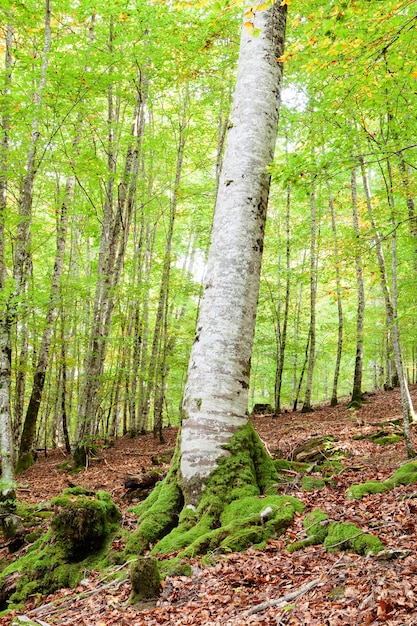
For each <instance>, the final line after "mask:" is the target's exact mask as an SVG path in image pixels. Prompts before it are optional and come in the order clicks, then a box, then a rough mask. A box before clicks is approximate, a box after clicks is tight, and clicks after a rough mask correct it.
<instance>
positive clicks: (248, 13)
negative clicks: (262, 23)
mask: <svg viewBox="0 0 417 626" xmlns="http://www.w3.org/2000/svg"><path fill="white" fill-rule="evenodd" d="M254 16H255V13H254V12H253V11H252V9H249V10H248V11H245V17H246V19H247V20H251V19H252V18H253V17H254Z"/></svg>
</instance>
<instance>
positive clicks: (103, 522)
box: [51, 487, 121, 561]
mask: <svg viewBox="0 0 417 626" xmlns="http://www.w3.org/2000/svg"><path fill="white" fill-rule="evenodd" d="M51 504H52V506H53V507H54V516H53V518H52V521H51V536H52V540H53V542H54V543H55V544H57V545H60V546H61V547H62V549H63V551H64V552H66V554H67V557H68V559H70V560H75V561H77V560H79V559H80V558H83V557H85V556H86V555H88V554H91V553H93V552H97V551H98V550H100V549H101V548H102V547H103V546H104V544H105V542H106V540H107V538H108V537H109V535H110V533H111V532H112V531H113V530H115V528H116V527H117V525H118V522H119V521H120V519H121V514H120V510H119V508H118V507H117V506H116V505H115V504H114V502H113V501H112V499H111V497H110V494H108V493H107V492H105V491H99V492H97V493H95V492H94V491H88V490H87V489H84V488H83V487H73V488H71V489H64V491H63V492H62V494H61V495H60V496H58V497H56V498H54V499H53V500H52V501H51Z"/></svg>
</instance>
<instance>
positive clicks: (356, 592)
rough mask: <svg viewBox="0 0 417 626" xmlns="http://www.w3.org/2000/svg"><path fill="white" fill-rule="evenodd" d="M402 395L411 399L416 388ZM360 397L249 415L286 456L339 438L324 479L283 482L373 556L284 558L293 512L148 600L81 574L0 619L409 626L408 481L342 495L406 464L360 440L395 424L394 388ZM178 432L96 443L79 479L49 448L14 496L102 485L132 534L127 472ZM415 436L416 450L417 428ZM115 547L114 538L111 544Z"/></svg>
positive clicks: (411, 507)
mask: <svg viewBox="0 0 417 626" xmlns="http://www.w3.org/2000/svg"><path fill="white" fill-rule="evenodd" d="M411 394H412V397H413V399H414V401H415V402H416V401H417V387H412V388H411ZM369 400H370V401H369V403H367V404H364V405H363V406H362V407H361V408H360V409H358V410H355V411H351V410H348V409H347V399H345V401H341V402H340V404H339V405H338V406H336V407H330V406H328V405H321V406H320V407H318V408H317V409H316V410H315V411H314V412H313V413H307V414H300V413H292V412H288V413H283V414H282V415H281V416H279V417H276V418H274V417H273V416H268V415H264V416H254V417H253V422H254V424H255V427H256V429H257V431H258V433H259V435H260V436H261V438H262V440H263V441H264V443H265V444H266V446H267V448H268V450H269V451H270V452H271V453H272V454H274V455H279V456H280V457H282V458H286V459H291V456H292V453H293V451H294V450H295V449H296V447H297V446H299V445H300V444H302V443H303V442H306V441H308V440H309V438H311V437H312V436H320V435H333V436H334V437H335V438H336V439H337V447H338V449H339V450H342V451H343V453H344V455H345V456H344V458H343V466H344V469H343V470H341V471H338V472H335V474H334V475H333V476H332V480H331V483H327V484H326V486H325V487H324V488H322V489H320V490H318V491H304V490H302V488H301V485H300V481H299V480H297V477H296V476H295V477H294V476H291V474H289V477H288V481H287V482H286V483H285V484H283V485H280V489H282V490H283V491H284V492H287V493H291V495H292V496H295V497H297V498H299V499H300V500H302V501H303V502H304V504H305V506H306V511H311V510H313V509H317V508H321V509H323V510H324V511H325V512H326V513H327V514H328V516H329V518H330V519H331V520H336V521H343V522H352V523H354V524H355V525H357V526H358V527H359V528H360V529H361V530H363V531H364V532H367V533H368V532H369V533H374V534H376V535H378V537H379V538H380V539H381V541H382V542H383V543H384V545H385V550H384V552H383V553H382V554H380V555H376V556H374V555H372V556H359V555H357V554H350V553H348V552H326V550H325V549H324V548H323V546H322V545H317V546H309V547H306V548H304V549H303V550H300V551H296V552H294V553H292V554H290V553H289V552H288V551H287V550H286V549H285V546H286V545H287V544H289V543H292V542H293V541H296V540H299V539H303V538H305V530H304V527H303V519H304V514H303V515H297V516H296V517H295V519H294V522H293V524H292V525H291V526H290V527H289V529H288V530H287V532H286V533H285V535H283V536H281V537H280V538H278V539H276V540H270V541H269V542H268V543H267V545H266V547H265V548H264V549H263V550H257V549H254V548H250V549H249V550H247V551H246V552H245V553H230V554H223V555H219V554H209V555H207V556H206V557H204V558H202V559H191V560H190V564H191V566H192V575H191V576H190V577H185V576H176V577H169V578H167V579H166V580H165V581H164V582H163V584H162V588H161V595H160V597H159V598H158V600H157V601H155V602H149V603H148V604H145V605H141V606H132V605H130V604H129V595H130V583H129V580H128V577H127V578H126V579H124V580H117V579H112V578H109V577H107V578H103V575H102V574H100V573H99V572H85V573H84V578H83V580H82V581H81V583H80V584H79V585H78V587H77V588H76V589H62V590H60V591H59V592H57V593H55V594H53V595H50V596H46V597H39V596H35V597H33V598H32V599H31V600H30V601H29V602H28V603H27V604H26V606H25V608H24V610H22V611H19V612H15V611H12V612H10V613H9V614H8V615H6V616H4V617H1V618H0V626H9V625H10V624H12V622H13V620H14V623H15V624H19V623H22V624H24V623H25V621H26V623H27V622H28V620H32V623H34V624H39V625H40V626H52V625H54V624H60V625H61V626H72V625H74V626H75V625H77V626H111V625H118V626H125V625H126V626H128V625H129V626H132V625H134V626H187V625H190V626H196V625H205V626H220V625H221V626H223V625H226V626H244V625H246V624H257V625H260V626H267V625H268V626H269V625H272V624H273V625H277V624H279V625H281V624H282V625H284V624H288V625H302V624H303V625H304V624H308V625H309V626H316V625H317V626H342V625H355V626H370V625H372V624H375V625H376V624H385V625H387V626H413V625H415V626H417V559H416V545H417V530H416V519H417V518H416V513H417V485H407V486H398V487H397V488H395V489H393V490H392V491H388V492H386V493H381V494H374V495H367V496H364V497H363V498H362V499H361V500H350V499H347V498H346V491H347V489H348V487H349V486H350V485H352V484H357V483H361V482H365V481H367V480H371V479H377V480H385V479H386V478H388V477H389V476H390V475H391V474H392V473H393V471H395V470H396V469H398V467H399V466H400V465H401V464H403V463H405V462H406V461H407V459H406V453H405V448H404V443H403V441H400V442H397V443H393V444H391V445H389V446H381V445H378V444H376V443H373V442H372V441H370V440H369V439H368V438H365V437H367V436H369V435H370V434H373V433H375V432H378V431H379V430H381V428H384V429H389V427H390V425H391V423H392V422H393V421H394V420H401V415H402V414H401V404H400V397H399V391H398V390H394V391H390V392H376V393H375V394H373V395H372V396H370V398H369ZM176 435H177V431H176V429H175V428H168V429H166V430H165V431H164V436H165V440H166V443H165V444H163V445H161V444H159V443H158V441H157V440H155V439H154V438H153V437H152V436H151V435H146V436H141V437H138V438H136V439H129V438H120V439H118V440H117V441H116V442H115V445H114V446H113V447H110V448H107V449H104V447H103V449H101V450H100V453H99V458H98V459H96V460H93V461H92V462H91V464H90V466H89V467H88V468H85V469H84V470H83V471H81V472H80V473H79V474H77V475H76V476H74V475H72V474H70V473H69V472H67V471H65V470H63V469H61V468H60V466H61V465H62V463H63V461H65V459H66V455H65V453H64V452H63V450H61V449H58V450H51V451H48V455H47V456H42V455H41V457H40V458H39V460H38V461H37V463H36V465H35V466H33V467H32V468H30V469H28V470H26V471H25V472H23V473H22V474H21V475H20V477H19V479H20V481H21V483H20V484H21V486H20V490H19V498H20V499H21V500H25V501H26V502H28V503H30V504H40V503H43V502H47V501H49V500H50V499H51V498H52V497H53V496H55V495H57V494H58V493H60V492H61V491H62V489H64V488H65V487H68V486H70V485H72V484H74V483H76V484H80V485H83V486H85V487H88V488H90V489H91V488H94V489H105V490H107V491H109V492H110V493H111V495H112V497H113V499H114V500H115V502H117V504H118V505H119V506H120V507H121V509H122V512H123V524H124V527H125V528H127V529H129V530H133V529H134V527H135V518H134V516H133V515H132V514H131V513H129V512H128V508H129V506H130V504H131V503H130V502H128V501H127V499H126V489H125V487H124V480H125V478H126V477H127V476H129V475H131V474H135V475H138V474H140V473H141V472H143V471H147V470H149V469H150V468H151V467H153V465H152V461H154V463H155V457H160V456H162V455H163V453H164V452H166V451H167V450H169V449H172V448H173V447H174V446H175V440H176ZM412 438H413V444H414V446H415V447H416V448H417V435H416V433H415V429H414V427H412ZM161 469H162V470H164V469H165V468H164V467H162V468H161ZM313 471H314V470H313ZM122 548H123V546H122V545H120V541H115V542H114V544H113V546H112V549H114V550H121V549H122ZM5 555H6V549H5V548H3V549H0V557H1V558H5ZM17 556H18V555H17Z"/></svg>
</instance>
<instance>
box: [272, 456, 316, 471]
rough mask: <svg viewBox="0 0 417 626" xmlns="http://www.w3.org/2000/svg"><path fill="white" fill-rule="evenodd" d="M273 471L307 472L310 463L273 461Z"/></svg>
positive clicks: (283, 460)
mask: <svg viewBox="0 0 417 626" xmlns="http://www.w3.org/2000/svg"><path fill="white" fill-rule="evenodd" d="M273 463H274V467H275V469H276V470H277V471H278V472H280V471H282V470H284V471H285V470H290V471H294V472H299V473H303V472H307V471H308V470H309V469H311V466H312V463H299V462H298V461H287V460H285V459H275V461H273Z"/></svg>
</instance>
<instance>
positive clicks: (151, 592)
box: [130, 557, 161, 604]
mask: <svg viewBox="0 0 417 626" xmlns="http://www.w3.org/2000/svg"><path fill="white" fill-rule="evenodd" d="M130 583H131V586H132V593H131V596H130V602H131V603H132V604H134V603H136V602H140V601H141V600H149V599H150V598H156V597H158V595H159V587H160V584H161V577H160V575H159V571H158V561H157V560H156V559H154V558H152V557H139V558H138V559H137V561H135V562H134V563H132V565H131V567H130Z"/></svg>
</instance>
